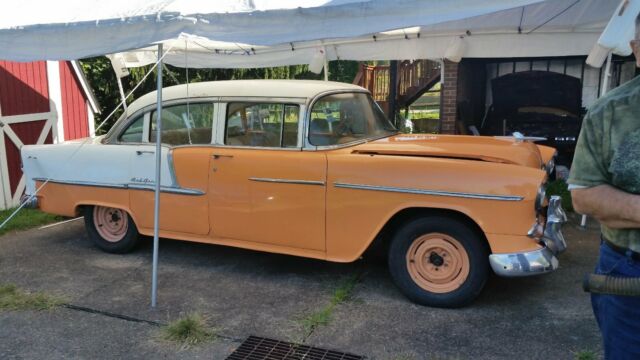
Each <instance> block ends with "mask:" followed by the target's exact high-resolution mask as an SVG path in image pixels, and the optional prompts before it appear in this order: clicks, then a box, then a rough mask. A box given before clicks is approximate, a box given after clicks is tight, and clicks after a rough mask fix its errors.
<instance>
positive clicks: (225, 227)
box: [22, 80, 566, 307]
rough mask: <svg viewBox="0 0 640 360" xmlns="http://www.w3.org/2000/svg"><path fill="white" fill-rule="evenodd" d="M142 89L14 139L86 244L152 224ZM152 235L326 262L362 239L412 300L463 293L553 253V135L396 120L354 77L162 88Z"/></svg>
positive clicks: (357, 248) (150, 118) (115, 239)
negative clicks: (58, 140) (426, 127)
mask: <svg viewBox="0 0 640 360" xmlns="http://www.w3.org/2000/svg"><path fill="white" fill-rule="evenodd" d="M155 102H156V95H155V93H150V94H147V95H145V96H143V97H141V98H140V99H138V100H136V101H135V102H133V103H132V104H131V105H130V106H129V107H128V109H127V111H126V113H125V114H124V115H123V116H122V117H121V118H120V119H119V120H118V121H117V123H116V124H115V125H114V126H113V128H112V129H111V131H109V133H108V134H106V135H105V136H102V137H98V138H95V139H92V140H91V141H88V142H87V141H85V142H79V141H78V142H66V143H63V144H58V145H37V146H25V147H23V148H22V161H23V167H24V172H25V174H26V176H27V179H28V185H27V192H26V193H27V195H30V194H33V193H34V192H35V191H36V189H37V188H39V187H40V186H42V185H43V184H44V183H45V182H46V184H45V185H44V187H42V189H41V191H39V192H38V193H37V197H36V198H35V199H37V201H35V205H36V206H39V207H40V209H42V210H43V211H45V212H49V213H53V214H59V215H66V216H76V215H78V214H84V218H85V223H86V228H87V231H88V233H89V235H90V238H91V239H93V241H94V242H95V244H96V245H97V246H98V247H100V248H102V249H104V250H106V251H108V252H117V253H123V252H127V251H129V250H131V249H132V248H133V247H134V246H135V245H136V243H137V242H138V238H139V235H140V234H142V235H152V234H153V210H152V209H153V195H154V194H153V189H154V178H155V177H154V166H155V162H154V152H155V145H154V144H153V142H154V139H155V138H156V135H155V129H156V113H155V109H156V104H155ZM162 122H163V127H162V134H161V136H162V142H163V146H162V171H161V181H160V183H161V190H162V193H161V201H160V236H162V237H164V238H170V239H177V240H187V241H196V242H202V243H211V244H222V245H229V246H236V247H241V248H247V249H253V250H259V251H268V252H274V253H282V254H290V255H297V256H304V257H309V258H316V259H322V260H327V261H335V262H351V261H355V260H357V259H358V258H360V257H361V256H362V255H363V254H364V252H365V251H366V250H367V249H369V248H370V247H372V246H378V245H379V246H380V248H382V249H384V251H386V254H387V256H388V263H389V270H390V272H391V275H392V277H393V279H394V281H395V283H396V284H397V286H398V287H399V288H400V290H401V291H402V292H403V293H404V294H405V295H406V296H407V297H409V298H410V299H411V300H413V301H415V302H417V303H420V304H425V305H430V306H443V307H456V306H462V305H465V304H468V303H469V302H471V301H472V300H473V299H474V298H475V297H476V296H477V295H478V294H479V293H480V291H481V290H482V288H483V287H484V285H485V282H486V280H487V277H488V276H489V271H490V269H493V271H494V272H495V273H496V274H498V275H501V276H527V275H535V274H541V273H546V272H549V271H552V270H554V269H556V268H557V266H558V260H557V258H556V254H558V253H560V252H561V251H563V250H564V249H565V247H566V244H565V241H564V239H563V237H562V233H561V231H560V226H561V225H562V223H563V222H565V221H566V216H565V215H564V212H563V210H562V208H561V206H560V199H559V198H557V197H554V198H552V199H550V200H549V201H547V200H546V199H545V193H544V185H545V181H546V179H547V175H548V173H549V171H551V170H552V169H553V153H554V150H553V149H552V148H548V147H544V146H537V145H536V144H534V143H532V142H529V141H526V140H524V139H518V138H514V137H503V138H494V137H472V136H445V135H430V134H422V135H406V134H399V133H398V132H397V131H396V130H395V128H394V127H393V125H392V124H391V123H390V122H389V121H388V120H387V118H386V117H385V116H384V114H383V113H382V111H381V110H380V108H379V107H378V106H377V105H376V104H375V103H374V101H373V100H372V98H371V95H370V94H369V93H368V92H367V91H366V90H365V89H363V88H360V87H357V86H353V85H349V84H342V83H334V82H320V81H286V80H255V81H219V82H208V83H195V84H190V85H189V88H188V89H187V87H186V86H184V85H180V86H174V87H168V88H166V89H164V90H163V114H162Z"/></svg>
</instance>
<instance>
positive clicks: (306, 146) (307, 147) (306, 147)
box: [302, 89, 397, 151]
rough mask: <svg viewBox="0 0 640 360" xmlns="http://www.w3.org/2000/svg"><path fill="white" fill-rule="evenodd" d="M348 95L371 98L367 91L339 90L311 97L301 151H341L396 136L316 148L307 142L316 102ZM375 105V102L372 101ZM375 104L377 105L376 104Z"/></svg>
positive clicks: (305, 118) (384, 136)
mask: <svg viewBox="0 0 640 360" xmlns="http://www.w3.org/2000/svg"><path fill="white" fill-rule="evenodd" d="M348 93H364V94H367V95H369V96H371V93H370V92H369V90H367V89H340V90H327V91H323V92H321V93H318V94H316V95H315V96H314V97H312V98H311V99H310V100H309V102H308V104H307V112H306V114H305V117H304V123H305V127H304V138H303V143H302V149H303V150H308V151H309V150H312V151H313V150H335V149H342V148H347V147H351V146H355V145H359V144H364V143H367V142H369V141H375V140H379V139H383V138H386V137H389V136H393V135H396V134H397V133H396V134H391V135H383V136H378V137H375V138H365V139H357V140H354V141H351V142H348V143H344V144H335V145H324V146H316V145H313V144H312V143H311V142H310V141H309V125H310V124H311V111H312V110H313V106H314V105H315V104H316V102H318V100H320V99H321V98H323V97H325V96H329V95H335V94H348ZM374 103H375V101H374ZM376 104H377V103H376ZM378 108H379V106H378Z"/></svg>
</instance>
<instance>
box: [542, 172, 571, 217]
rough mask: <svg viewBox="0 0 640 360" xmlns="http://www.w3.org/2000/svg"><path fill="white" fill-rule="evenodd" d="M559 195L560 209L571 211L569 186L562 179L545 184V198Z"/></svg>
mask: <svg viewBox="0 0 640 360" xmlns="http://www.w3.org/2000/svg"><path fill="white" fill-rule="evenodd" d="M553 195H560V196H561V197H562V207H563V208H564V209H565V210H567V211H573V202H572V201H571V191H569V185H567V182H566V181H564V180H562V179H556V180H554V181H551V182H549V183H547V197H548V198H550V197H551V196H553Z"/></svg>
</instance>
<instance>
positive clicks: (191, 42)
mask: <svg viewBox="0 0 640 360" xmlns="http://www.w3.org/2000/svg"><path fill="white" fill-rule="evenodd" d="M636 1H638V0H636ZM619 3H620V2H619V0H580V1H576V0H551V1H545V2H542V3H534V4H529V5H525V6H520V7H516V8H512V9H507V10H500V11H496V12H492V13H488V14H484V15H478V16H473V17H470V18H464V19H459V20H450V21H445V22H439V23H435V24H431V25H425V24H423V26H419V27H412V28H405V29H402V30H395V31H387V32H378V33H368V34H365V35H361V36H355V37H348V38H327V39H323V40H311V41H298V42H289V43H283V44H275V45H271V46H261V45H256V44H255V43H254V44H246V43H234V42H224V41H214V40H209V39H207V38H204V37H199V36H194V35H189V34H185V33H183V34H181V36H180V37H179V38H178V39H173V40H169V41H165V49H171V50H170V51H169V53H168V54H167V56H166V57H165V62H167V63H169V64H172V65H175V66H182V67H184V66H188V67H194V68H198V67H205V68H251V67H265V66H281V65H296V64H321V63H322V61H323V60H324V58H325V56H326V59H327V60H338V59H342V60H402V59H425V58H426V59H442V58H451V57H458V58H459V57H471V58H494V57H539V56H573V55H587V54H588V53H589V51H590V50H591V49H592V48H593V46H594V44H595V43H596V41H597V40H598V37H599V36H600V34H601V33H602V31H603V29H604V28H605V26H606V25H607V22H608V21H609V19H610V18H611V16H612V14H613V13H614V11H615V10H616V7H617V6H618V4H619ZM155 49H156V48H155V47H149V48H146V49H141V50H138V51H129V52H126V53H120V54H117V55H116V56H115V58H116V59H118V60H119V61H121V64H122V65H123V66H126V67H137V66H142V65H147V64H149V63H153V62H155V59H156V58H157V56H156V53H155ZM185 53H188V54H189V55H188V56H185ZM452 55H453V56H452ZM454 60H455V59H454ZM318 70H319V68H318Z"/></svg>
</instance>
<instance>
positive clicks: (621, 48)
mask: <svg viewBox="0 0 640 360" xmlns="http://www.w3.org/2000/svg"><path fill="white" fill-rule="evenodd" d="M638 13H640V0H625V1H622V2H621V3H620V5H619V6H618V7H617V8H616V10H615V12H614V13H613V16H612V17H611V20H610V21H609V23H608V24H607V27H606V28H605V29H604V31H603V32H602V35H601V36H600V38H599V39H598V42H597V44H596V45H595V46H594V47H593V50H592V51H591V53H590V54H589V57H588V58H587V64H589V65H591V66H595V67H601V66H602V64H603V63H604V61H605V59H606V57H607V56H608V54H609V53H614V54H617V55H623V56H627V55H631V47H630V46H629V41H631V40H633V39H634V38H635V28H636V26H635V20H636V17H637V16H638Z"/></svg>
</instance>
